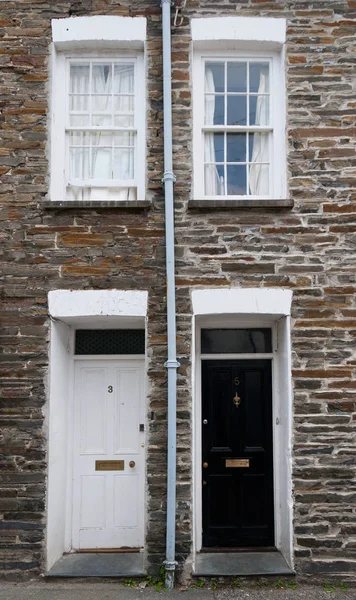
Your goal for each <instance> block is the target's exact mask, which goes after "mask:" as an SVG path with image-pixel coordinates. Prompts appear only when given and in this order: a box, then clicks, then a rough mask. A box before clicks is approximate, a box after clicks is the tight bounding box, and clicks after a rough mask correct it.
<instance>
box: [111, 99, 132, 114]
mask: <svg viewBox="0 0 356 600" xmlns="http://www.w3.org/2000/svg"><path fill="white" fill-rule="evenodd" d="M114 107H115V108H114V110H115V112H116V113H130V112H133V110H134V97H133V96H115V98H114Z"/></svg>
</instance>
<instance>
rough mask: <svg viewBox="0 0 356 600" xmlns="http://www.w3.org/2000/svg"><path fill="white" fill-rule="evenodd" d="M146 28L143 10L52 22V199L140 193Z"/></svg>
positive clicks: (129, 197) (136, 196) (124, 197)
mask: <svg viewBox="0 0 356 600" xmlns="http://www.w3.org/2000/svg"><path fill="white" fill-rule="evenodd" d="M145 32H146V22H145V19H141V18H137V19H130V18H124V17H113V18H111V17H107V16H99V17H81V18H75V19H73V18H69V19H59V20H54V21H53V22H52V33H53V42H54V50H53V63H52V72H53V81H52V127H51V200H55V201H73V202H93V201H94V202H100V201H104V202H105V201H116V202H117V201H119V202H120V201H125V202H127V201H128V202H129V201H135V200H144V199H145V171H146V169H145V113H146V107H145V93H146V92H145V89H146V86H145V76H144V40H145V37H146V33H145ZM84 48H85V49H86V50H84ZM99 48H100V49H99Z"/></svg>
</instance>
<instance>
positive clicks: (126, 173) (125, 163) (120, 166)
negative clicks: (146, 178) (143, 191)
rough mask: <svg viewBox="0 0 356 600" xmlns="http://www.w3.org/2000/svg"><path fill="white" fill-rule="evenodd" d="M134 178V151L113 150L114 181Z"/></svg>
mask: <svg viewBox="0 0 356 600" xmlns="http://www.w3.org/2000/svg"><path fill="white" fill-rule="evenodd" d="M133 178H134V151H133V150H120V149H118V150H114V179H133Z"/></svg>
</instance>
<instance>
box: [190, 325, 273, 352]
mask: <svg viewBox="0 0 356 600" xmlns="http://www.w3.org/2000/svg"><path fill="white" fill-rule="evenodd" d="M201 352H202V353H203V354H223V353H226V354H228V353H236V354H237V353H246V354H252V353H257V352H258V353H259V352H262V353H264V352H272V332H271V329H202V330H201Z"/></svg>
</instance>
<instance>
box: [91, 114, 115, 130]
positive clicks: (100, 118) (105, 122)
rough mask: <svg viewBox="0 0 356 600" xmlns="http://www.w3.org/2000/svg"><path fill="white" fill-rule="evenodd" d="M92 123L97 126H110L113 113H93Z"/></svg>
mask: <svg viewBox="0 0 356 600" xmlns="http://www.w3.org/2000/svg"><path fill="white" fill-rule="evenodd" d="M91 123H92V125H94V126H96V127H110V125H111V123H112V117H111V115H92V118H91Z"/></svg>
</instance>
